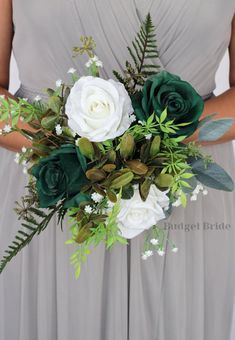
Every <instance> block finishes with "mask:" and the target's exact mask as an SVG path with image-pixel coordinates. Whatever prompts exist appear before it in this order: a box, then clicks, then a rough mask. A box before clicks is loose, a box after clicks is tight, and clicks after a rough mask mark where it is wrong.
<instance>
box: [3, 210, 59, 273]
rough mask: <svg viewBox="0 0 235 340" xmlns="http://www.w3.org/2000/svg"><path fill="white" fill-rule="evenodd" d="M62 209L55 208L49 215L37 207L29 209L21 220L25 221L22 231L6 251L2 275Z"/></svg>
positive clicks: (19, 231)
mask: <svg viewBox="0 0 235 340" xmlns="http://www.w3.org/2000/svg"><path fill="white" fill-rule="evenodd" d="M60 209H61V206H57V207H54V208H52V209H50V212H49V214H46V213H45V212H43V211H42V210H40V209H38V208H35V207H29V208H27V214H26V215H23V217H22V218H21V219H23V221H24V222H22V223H21V229H20V230H18V232H17V234H16V236H15V239H14V240H13V241H12V244H11V245H10V246H9V247H8V249H7V250H5V255H4V256H3V258H2V260H1V262H0V274H1V273H2V271H3V269H4V268H5V267H6V265H7V264H8V263H9V262H10V261H11V260H12V259H13V257H15V256H16V255H17V254H18V253H19V252H20V251H21V250H22V249H23V248H24V247H25V246H27V245H28V244H29V243H30V242H31V241H32V239H33V237H34V236H35V235H38V234H40V233H41V232H42V231H43V230H44V229H45V228H46V227H47V226H48V224H49V222H50V220H51V218H52V217H53V216H54V214H55V213H56V211H58V210H60Z"/></svg>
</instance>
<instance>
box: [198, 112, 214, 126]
mask: <svg viewBox="0 0 235 340" xmlns="http://www.w3.org/2000/svg"><path fill="white" fill-rule="evenodd" d="M217 114H218V113H211V114H210V115H207V116H206V117H205V118H203V119H201V120H200V121H199V123H198V126H197V127H198V129H199V128H201V127H202V126H203V125H204V124H205V123H207V122H209V121H210V120H212V119H213V118H214V117H215V116H216V115H217Z"/></svg>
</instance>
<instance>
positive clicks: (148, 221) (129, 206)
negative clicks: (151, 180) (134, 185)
mask: <svg viewBox="0 0 235 340" xmlns="http://www.w3.org/2000/svg"><path fill="white" fill-rule="evenodd" d="M134 190H135V191H134V196H133V197H132V198H131V199H129V200H121V211H120V213H119V215H118V226H119V229H120V231H121V234H122V236H123V237H124V238H127V239H131V238H133V237H135V236H137V235H139V234H141V233H142V232H143V231H144V230H146V229H149V228H151V227H153V226H154V225H156V223H157V222H158V221H160V220H162V219H163V218H165V213H164V210H163V209H168V208H169V198H168V196H167V195H166V192H163V191H160V190H159V189H157V187H156V186H155V185H154V184H152V185H151V187H150V191H149V195H148V197H147V200H146V201H145V202H144V201H143V200H142V199H141V197H140V194H139V190H138V189H134Z"/></svg>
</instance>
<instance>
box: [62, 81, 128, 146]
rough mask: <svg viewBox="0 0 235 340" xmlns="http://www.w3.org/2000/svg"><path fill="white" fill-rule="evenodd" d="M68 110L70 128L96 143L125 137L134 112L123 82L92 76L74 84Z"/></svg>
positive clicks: (68, 101)
mask: <svg viewBox="0 0 235 340" xmlns="http://www.w3.org/2000/svg"><path fill="white" fill-rule="evenodd" d="M65 109H66V114H67V116H68V125H69V127H70V128H71V129H72V130H73V131H74V132H76V133H77V134H78V135H79V136H81V137H87V138H88V139H89V140H91V141H93V142H103V141H105V140H108V139H113V138H115V137H118V136H121V135H122V134H123V133H124V132H125V131H126V130H127V129H128V128H129V126H130V125H131V114H132V113H133V111H134V110H133V108H132V105H131V99H130V97H129V95H128V93H127V91H126V89H125V87H124V86H123V84H121V83H119V82H115V81H114V80H112V79H110V80H104V79H101V78H97V77H91V76H88V77H81V78H80V79H79V80H78V81H77V82H76V83H75V84H74V86H73V87H72V89H71V92H70V95H69V97H68V100H67V103H66V108H65Z"/></svg>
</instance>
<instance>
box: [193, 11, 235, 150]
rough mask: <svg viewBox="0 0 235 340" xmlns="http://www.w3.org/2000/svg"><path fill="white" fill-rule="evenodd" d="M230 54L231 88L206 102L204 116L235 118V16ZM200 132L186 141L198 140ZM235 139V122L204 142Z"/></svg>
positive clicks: (220, 141) (222, 141)
mask: <svg viewBox="0 0 235 340" xmlns="http://www.w3.org/2000/svg"><path fill="white" fill-rule="evenodd" d="M229 55H230V76H229V81H230V89H229V90H228V91H226V92H224V93H222V94H221V95H219V96H217V97H213V98H212V99H209V100H207V101H206V102H205V109H204V112H203V114H202V118H203V117H205V116H206V115H208V114H210V113H214V112H216V113H218V115H217V116H216V118H224V117H231V118H234V120H235V16H234V18H233V23H232V35H231V41H230V46H229ZM197 136H198V132H195V133H194V134H193V135H192V136H190V137H189V138H187V139H186V142H189V141H193V140H196V139H197ZM232 139H235V122H234V124H233V126H232V128H231V129H230V131H229V132H227V133H226V134H225V135H224V136H223V137H222V138H220V139H219V140H218V141H216V142H208V143H203V144H207V145H210V144H218V143H224V142H227V141H229V140H232Z"/></svg>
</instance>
